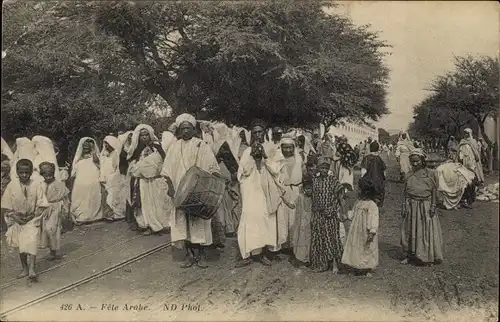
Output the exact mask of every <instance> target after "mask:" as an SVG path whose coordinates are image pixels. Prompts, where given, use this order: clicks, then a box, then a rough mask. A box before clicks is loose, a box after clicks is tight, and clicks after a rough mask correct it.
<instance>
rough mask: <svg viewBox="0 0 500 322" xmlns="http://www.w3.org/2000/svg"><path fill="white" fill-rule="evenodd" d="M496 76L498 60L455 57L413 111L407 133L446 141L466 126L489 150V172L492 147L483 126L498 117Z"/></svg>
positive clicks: (481, 57)
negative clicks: (473, 130)
mask: <svg viewBox="0 0 500 322" xmlns="http://www.w3.org/2000/svg"><path fill="white" fill-rule="evenodd" d="M499 72H500V69H499V60H498V58H492V57H486V56H479V57H473V56H465V57H455V68H454V70H452V71H450V72H448V73H446V74H445V75H442V76H439V77H437V78H436V79H435V80H434V82H433V84H432V87H431V89H430V93H429V95H428V96H427V97H426V98H425V99H424V100H423V101H422V102H421V103H419V104H418V105H417V106H415V107H414V121H413V123H412V124H411V125H410V130H411V131H412V132H413V133H415V134H417V135H419V136H422V137H426V138H436V137H443V138H444V137H445V138H447V139H448V138H449V136H451V135H457V134H458V133H459V132H460V130H461V129H462V128H463V127H465V126H466V125H467V126H469V127H471V128H473V129H478V130H479V132H480V134H481V136H482V137H483V138H484V140H485V142H486V143H487V144H488V146H489V154H490V157H489V160H490V164H489V165H488V167H489V168H490V169H491V168H492V163H491V162H492V159H493V158H492V155H491V153H492V147H493V144H492V140H491V138H490V137H488V133H486V131H485V127H484V124H485V121H486V119H487V118H488V117H493V118H496V117H497V115H498V109H499V96H498V95H499V81H500V79H499Z"/></svg>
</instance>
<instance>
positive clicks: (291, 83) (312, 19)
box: [97, 1, 388, 126]
mask: <svg viewBox="0 0 500 322" xmlns="http://www.w3.org/2000/svg"><path fill="white" fill-rule="evenodd" d="M324 5H325V3H322V2H321V1H316V2H310V1H307V2H306V1H304V2H302V1H267V2H147V3H142V2H137V3H135V4H134V3H130V2H119V3H107V4H105V5H102V6H101V7H100V8H99V9H98V11H97V23H98V25H99V26H101V27H102V28H103V29H104V30H106V31H107V32H108V33H109V34H110V35H113V36H116V37H118V38H119V39H120V41H121V44H122V46H123V49H124V52H125V53H126V59H131V60H132V61H133V62H134V64H135V65H136V66H137V70H136V71H137V72H138V73H139V74H138V75H140V77H142V78H143V79H144V80H145V83H146V86H147V88H148V90H150V91H151V92H154V93H157V94H159V95H161V96H162V97H163V98H164V99H165V100H166V101H167V102H168V103H169V104H170V105H171V106H172V107H173V108H174V111H176V112H180V111H189V112H193V113H195V114H196V113H198V112H200V111H203V112H204V115H208V116H209V117H210V118H213V119H223V120H225V121H227V122H229V123H237V124H242V125H244V124H248V121H249V120H250V119H251V118H252V117H255V116H257V117H261V118H264V119H266V120H268V121H270V122H271V123H274V122H277V121H279V122H281V123H284V124H287V125H292V126H293V125H304V123H306V124H309V123H317V122H320V121H323V122H325V123H326V124H330V123H333V122H335V121H337V120H339V119H341V118H351V119H355V120H364V119H371V120H376V119H378V118H379V117H380V116H381V115H383V114H385V113H386V112H387V109H386V106H385V95H386V92H385V85H386V81H387V76H388V70H387V69H386V68H385V66H384V65H383V62H382V56H383V55H382V53H381V49H382V48H383V47H384V46H385V44H384V43H383V42H382V41H380V40H379V39H378V37H377V35H375V34H374V33H371V32H369V31H368V30H367V28H366V27H356V26H354V25H353V24H352V23H351V22H350V21H349V20H348V19H346V18H343V17H340V16H337V15H327V14H326V13H325V12H324V10H323V9H324Z"/></svg>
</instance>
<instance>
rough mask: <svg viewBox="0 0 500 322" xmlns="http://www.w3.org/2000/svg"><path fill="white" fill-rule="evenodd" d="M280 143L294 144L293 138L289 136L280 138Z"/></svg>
mask: <svg viewBox="0 0 500 322" xmlns="http://www.w3.org/2000/svg"><path fill="white" fill-rule="evenodd" d="M281 144H291V145H295V140H294V139H293V138H291V137H286V138H282V139H281Z"/></svg>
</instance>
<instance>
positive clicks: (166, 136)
mask: <svg viewBox="0 0 500 322" xmlns="http://www.w3.org/2000/svg"><path fill="white" fill-rule="evenodd" d="M176 140H177V139H176V138H175V135H174V134H173V133H172V132H170V131H165V132H163V134H162V135H161V147H162V148H163V151H165V153H167V151H168V149H169V148H170V146H171V145H172V144H173V143H174V142H175V141H176Z"/></svg>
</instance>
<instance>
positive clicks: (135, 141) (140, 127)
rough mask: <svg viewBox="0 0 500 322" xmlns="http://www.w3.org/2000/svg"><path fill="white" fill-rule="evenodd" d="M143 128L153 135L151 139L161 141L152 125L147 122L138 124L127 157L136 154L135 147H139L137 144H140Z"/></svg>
mask: <svg viewBox="0 0 500 322" xmlns="http://www.w3.org/2000/svg"><path fill="white" fill-rule="evenodd" d="M176 122H177V121H176ZM141 130H146V131H148V133H149V136H150V137H151V140H152V141H153V142H159V140H158V137H156V135H155V131H154V130H153V128H152V127H151V126H149V125H147V124H140V125H137V127H136V128H135V130H134V134H132V142H131V143H130V147H129V148H128V155H127V159H130V158H131V157H132V156H133V155H134V152H135V149H137V146H138V145H139V135H140V133H141Z"/></svg>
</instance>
